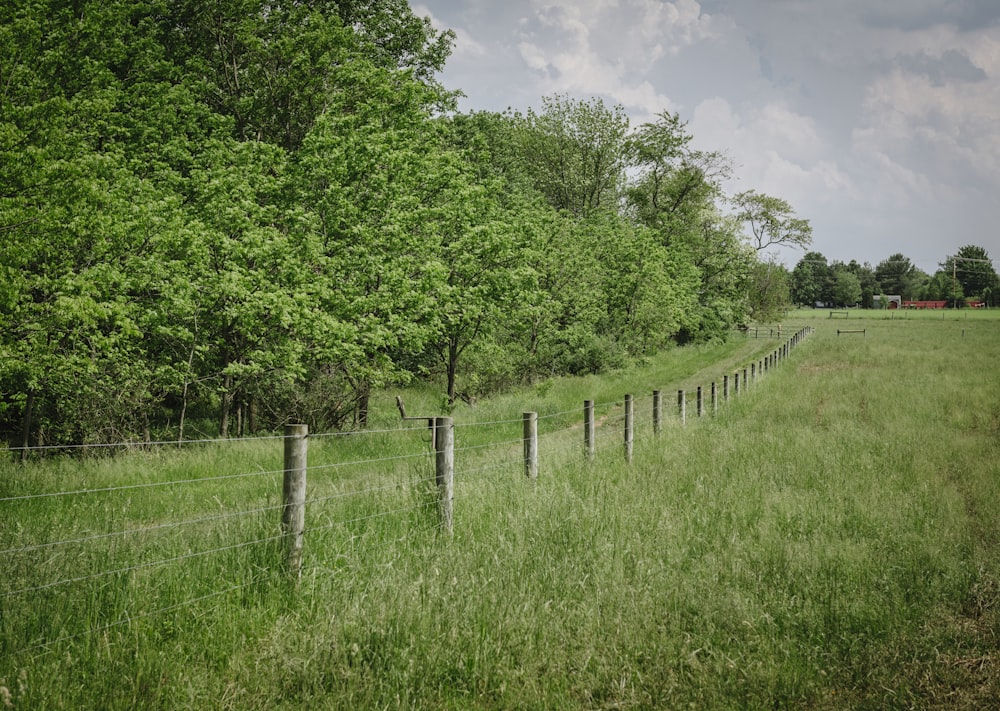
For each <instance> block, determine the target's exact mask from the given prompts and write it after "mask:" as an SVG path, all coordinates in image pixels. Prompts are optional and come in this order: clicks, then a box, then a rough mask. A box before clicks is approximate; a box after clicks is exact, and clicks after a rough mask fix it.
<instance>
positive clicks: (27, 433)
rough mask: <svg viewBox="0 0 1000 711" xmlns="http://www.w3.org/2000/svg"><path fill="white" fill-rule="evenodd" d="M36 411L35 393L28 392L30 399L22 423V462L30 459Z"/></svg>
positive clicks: (25, 404) (25, 405) (25, 406)
mask: <svg viewBox="0 0 1000 711" xmlns="http://www.w3.org/2000/svg"><path fill="white" fill-rule="evenodd" d="M34 409H35V391H34V390H28V399H27V401H26V402H25V403H24V418H23V420H22V422H21V447H22V449H21V461H22V462H24V461H27V459H28V443H29V441H30V438H31V416H32V411H33V410H34Z"/></svg>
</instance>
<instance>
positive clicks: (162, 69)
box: [0, 0, 811, 446]
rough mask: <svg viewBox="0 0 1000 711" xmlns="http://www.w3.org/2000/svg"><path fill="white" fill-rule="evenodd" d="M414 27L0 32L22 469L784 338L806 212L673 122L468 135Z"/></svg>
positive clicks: (275, 8) (192, 15) (365, 0)
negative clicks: (769, 334)
mask: <svg viewBox="0 0 1000 711" xmlns="http://www.w3.org/2000/svg"><path fill="white" fill-rule="evenodd" d="M453 39H454V35H453V34H452V33H451V32H448V31H445V32H440V31H436V30H435V29H434V28H433V27H432V26H431V24H430V22H429V20H427V19H424V18H420V17H418V16H416V15H415V14H414V13H413V12H412V10H411V9H410V7H409V6H408V4H407V3H406V2H405V1H404V0H314V1H313V2H309V3H300V2H282V1H281V0H278V1H276V2H275V1H273V0H268V1H266V2H265V1H263V0H219V1H218V2H212V3H205V2H201V1H200V0H141V1H140V0H102V1H101V2H92V1H88V0H73V1H67V0H33V1H32V2H28V1H27V0H14V1H13V2H9V3H4V4H3V6H2V7H0V270H2V274H0V441H6V442H7V443H9V444H11V445H14V446H23V445H51V444H65V443H88V442H107V441H122V440H149V439H157V440H163V439H184V438H186V437H188V436H191V435H205V434H211V435H213V436H214V435H220V436H223V437H227V436H239V435H244V434H250V433H254V432H260V431H268V430H273V429H274V428H276V427H278V426H280V425H281V424H283V423H285V422H289V421H293V420H294V421H300V422H304V423H308V424H309V425H310V426H311V427H312V428H313V429H314V430H326V429H335V428H346V427H355V426H364V425H365V424H366V421H367V411H368V401H369V398H370V396H371V394H372V393H373V391H374V390H375V389H377V388H382V387H385V386H387V385H390V384H405V383H408V382H411V381H412V380H414V379H419V378H428V379H432V380H433V381H434V382H440V383H441V384H442V386H441V387H442V399H443V404H445V405H450V404H452V403H454V402H455V401H456V400H457V399H458V398H460V397H462V396H463V395H474V394H477V393H483V392H488V391H491V390H495V389H498V388H503V387H507V386H509V385H511V384H515V383H519V382H524V381H529V380H531V379H533V378H538V377H548V376H550V375H553V374H572V373H591V372H599V371H602V370H604V369H607V368H611V367H615V366H616V365H618V364H620V363H622V362H624V360H625V359H626V358H628V357H630V356H634V355H637V354H642V353H647V352H651V351H654V350H656V349H659V348H663V347H667V346H670V345H671V344H676V343H686V342H691V341H699V340H705V339H711V338H715V337H719V336H723V335H724V334H726V333H727V332H728V331H729V330H730V329H731V328H732V327H733V326H734V325H737V324H741V323H744V322H746V321H747V320H748V319H752V318H766V317H768V316H769V315H770V314H774V313H778V312H780V310H781V309H782V308H784V306H785V305H786V304H787V302H788V299H789V283H788V275H787V271H786V270H784V269H783V268H782V267H780V266H779V265H776V264H774V263H771V262H769V261H767V260H766V259H765V258H763V257H762V256H761V255H762V254H763V253H764V250H765V249H766V248H767V247H768V246H770V245H772V244H791V245H799V246H807V245H808V244H809V243H810V237H811V229H810V226H809V223H808V222H807V221H806V220H803V219H801V218H799V217H797V216H796V215H795V212H794V210H793V209H792V207H791V206H790V205H789V204H788V203H787V202H785V201H784V200H782V199H780V198H776V197H772V196H768V195H765V194H762V193H759V192H756V191H752V190H751V191H747V192H744V193H741V194H739V195H735V196H730V195H726V194H725V193H724V192H723V190H722V187H721V185H722V182H723V180H724V179H725V178H726V177H727V176H729V175H730V173H731V170H732V167H731V165H730V164H729V163H728V162H727V160H726V159H725V158H724V157H723V156H721V155H720V154H717V153H711V152H703V151H698V150H695V149H693V148H692V147H691V135H690V133H689V132H688V130H687V127H686V125H685V123H684V122H683V121H681V120H680V118H679V117H678V116H677V115H676V114H669V113H664V114H662V115H661V116H659V117H657V119H656V120H655V121H653V122H650V123H647V124H643V125H642V126H639V127H633V126H631V125H630V123H629V120H628V118H627V116H626V115H625V114H624V111H623V110H622V108H621V107H617V106H615V107H610V106H606V105H605V104H604V103H603V102H602V101H601V100H599V99H593V100H589V101H579V100H574V99H570V98H568V97H565V96H551V97H545V98H543V99H542V100H541V106H540V108H539V109H537V110H529V111H527V112H525V113H521V112H515V111H507V112H502V113H495V112H471V113H461V112H459V111H457V109H456V106H457V104H456V96H457V95H456V93H454V92H451V91H449V90H447V89H445V88H444V87H443V86H441V84H440V83H439V82H438V80H437V79H436V76H437V74H438V73H439V72H440V70H441V69H442V67H443V66H444V63H445V61H446V59H447V57H448V55H449V53H450V50H451V44H452V41H453Z"/></svg>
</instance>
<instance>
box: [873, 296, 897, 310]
mask: <svg viewBox="0 0 1000 711" xmlns="http://www.w3.org/2000/svg"><path fill="white" fill-rule="evenodd" d="M882 299H885V303H882ZM902 307H903V297H902V296H899V295H896V294H893V295H891V296H890V295H887V294H875V296H873V297H872V308H873V309H899V308H902Z"/></svg>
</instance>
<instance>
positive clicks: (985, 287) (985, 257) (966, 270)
mask: <svg viewBox="0 0 1000 711" xmlns="http://www.w3.org/2000/svg"><path fill="white" fill-rule="evenodd" d="M935 277H936V278H937V277H940V282H941V283H943V282H945V281H946V280H947V279H948V278H951V279H952V282H953V283H952V286H951V288H950V289H948V290H947V291H946V290H944V289H940V288H939V291H940V293H941V294H942V296H941V297H940V298H948V299H949V300H957V299H960V298H962V296H966V297H974V298H979V299H982V300H983V301H984V302H987V303H988V305H990V306H992V305H994V304H993V303H992V298H988V297H992V296H993V294H994V293H995V292H996V290H997V287H998V286H1000V277H998V276H997V272H996V269H995V268H994V267H993V260H991V259H990V256H989V254H988V253H987V252H986V250H985V249H984V248H982V247H977V246H976V245H971V244H969V245H965V246H964V247H962V248H960V249H959V250H958V252H957V253H956V254H955V255H952V256H949V257H948V259H946V260H945V261H944V263H943V264H941V270H940V271H939V272H938V273H937V274H936V275H935ZM944 294H947V297H945V296H944Z"/></svg>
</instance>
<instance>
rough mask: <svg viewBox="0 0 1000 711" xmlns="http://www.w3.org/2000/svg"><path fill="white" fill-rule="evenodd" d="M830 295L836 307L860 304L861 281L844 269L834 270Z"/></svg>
mask: <svg viewBox="0 0 1000 711" xmlns="http://www.w3.org/2000/svg"><path fill="white" fill-rule="evenodd" d="M832 293H833V303H834V304H836V305H837V306H854V305H856V304H858V303H860V302H861V280H860V279H858V276H857V274H854V273H852V272H850V271H848V270H846V269H835V270H834V272H833V289H832Z"/></svg>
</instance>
